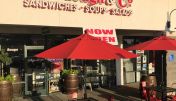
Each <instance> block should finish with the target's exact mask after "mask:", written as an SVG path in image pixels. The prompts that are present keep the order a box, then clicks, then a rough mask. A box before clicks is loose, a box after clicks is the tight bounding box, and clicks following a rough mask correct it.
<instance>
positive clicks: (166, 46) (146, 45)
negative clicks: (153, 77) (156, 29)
mask: <svg viewBox="0 0 176 101" xmlns="http://www.w3.org/2000/svg"><path fill="white" fill-rule="evenodd" d="M126 49H127V50H176V40H175V39H172V38H169V37H167V36H159V37H156V38H154V39H152V40H149V41H146V42H143V43H139V44H136V45H134V46H131V47H128V48H126ZM161 62H162V66H161V72H162V73H161V77H162V78H161V79H162V81H161V84H162V85H163V82H164V81H163V55H162V61H161ZM162 95H163V94H162Z"/></svg>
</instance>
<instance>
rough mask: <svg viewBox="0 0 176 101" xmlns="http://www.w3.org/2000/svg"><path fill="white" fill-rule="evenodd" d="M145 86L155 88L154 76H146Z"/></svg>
mask: <svg viewBox="0 0 176 101" xmlns="http://www.w3.org/2000/svg"><path fill="white" fill-rule="evenodd" d="M147 86H157V81H156V76H155V75H154V74H150V75H148V78H147Z"/></svg>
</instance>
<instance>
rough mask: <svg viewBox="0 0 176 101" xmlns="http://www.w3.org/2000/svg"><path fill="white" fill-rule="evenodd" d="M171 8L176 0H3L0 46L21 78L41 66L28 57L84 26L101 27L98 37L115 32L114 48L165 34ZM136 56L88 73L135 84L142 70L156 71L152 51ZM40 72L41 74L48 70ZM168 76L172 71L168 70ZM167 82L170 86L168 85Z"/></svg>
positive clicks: (117, 82) (175, 22)
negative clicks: (96, 73)
mask: <svg viewBox="0 0 176 101" xmlns="http://www.w3.org/2000/svg"><path fill="white" fill-rule="evenodd" d="M175 7H176V3H175V0H165V1H164V0H163V1H161V0H155V1H153V0H148V1H146V0H140V1H135V0H53V1H51V0H22V1H18V0H13V1H10V0H3V1H2V3H1V4H0V12H1V18H0V45H1V48H4V49H6V51H7V52H8V53H9V54H10V55H11V56H12V57H13V63H12V64H11V65H10V67H15V68H18V69H19V74H20V75H21V77H22V79H25V76H24V75H25V73H29V74H32V73H33V71H34V69H36V68H38V67H42V66H41V64H40V66H38V67H35V66H31V64H30V65H29V64H27V63H29V62H34V60H32V59H31V57H32V56H34V55H35V54H36V53H38V52H41V51H43V50H45V49H47V48H50V47H52V46H55V45H58V44H61V43H63V42H65V41H67V40H69V39H70V38H73V37H76V36H78V35H80V34H82V33H83V32H84V29H87V28H89V29H99V30H95V31H97V32H95V33H96V34H102V35H105V34H107V33H106V32H105V31H107V30H108V31H109V30H113V31H114V32H115V34H116V35H117V42H116V45H118V46H120V47H122V48H126V47H128V46H131V45H133V44H136V43H139V42H143V41H146V40H149V39H152V38H154V37H156V36H159V35H162V34H163V33H164V32H165V31H166V21H167V16H168V15H167V12H170V11H171V10H172V9H175ZM161 8H162V11H161ZM175 16H176V13H173V14H172V16H171V17H170V20H171V22H172V23H171V30H172V31H173V32H172V34H168V35H172V36H174V35H176V34H175V33H174V31H175V29H174V28H175V26H176V20H175V19H174V17H175ZM100 29H101V30H100ZM103 40H107V37H105V38H104V39H103ZM109 41H112V39H111V40H110V39H109ZM134 53H137V54H141V57H138V58H137V59H124V60H115V61H96V63H95V64H96V65H93V66H92V67H90V68H88V70H90V71H96V72H97V71H98V73H101V74H103V75H111V76H112V77H113V79H114V80H115V81H114V80H113V81H111V82H113V83H112V84H114V85H123V84H127V83H133V82H139V80H140V76H141V73H142V72H143V71H144V72H147V73H152V72H155V71H156V69H154V68H153V67H155V65H156V64H155V65H154V64H153V63H154V62H155V60H154V59H153V58H154V57H155V56H154V55H155V53H153V52H152V51H145V52H144V51H138V50H136V51H134ZM36 61H43V60H36ZM26 62H27V63H26ZM25 64H27V66H26V65H25ZM168 64H169V62H168ZM100 67H101V68H100ZM108 67H112V68H108ZM40 69H42V70H40ZM40 69H38V70H39V71H44V72H45V69H46V68H40ZM157 71H158V70H157ZM7 72H8V70H7ZM168 72H171V71H170V70H169V69H167V74H169V73H168ZM172 74H173V73H172ZM41 75H42V74H41ZM168 77H169V78H170V76H168ZM38 78H40V76H39V77H38ZM41 78H43V77H42V76H41ZM166 78H167V76H166ZM169 78H167V79H168V81H169V82H168V84H169V83H170V82H171V81H172V80H169ZM31 80H32V79H31ZM114 82H115V83H114ZM102 84H103V83H102ZM29 88H30V87H29ZM26 89H28V88H26ZM46 89H48V88H47V87H46Z"/></svg>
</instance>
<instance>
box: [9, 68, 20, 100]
mask: <svg viewBox="0 0 176 101" xmlns="http://www.w3.org/2000/svg"><path fill="white" fill-rule="evenodd" d="M10 74H11V75H13V77H14V82H13V84H12V86H13V96H15V97H18V96H21V93H22V91H21V90H22V84H21V83H20V82H21V77H20V76H19V72H18V68H10Z"/></svg>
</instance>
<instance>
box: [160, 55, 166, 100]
mask: <svg viewBox="0 0 176 101" xmlns="http://www.w3.org/2000/svg"><path fill="white" fill-rule="evenodd" d="M163 54H164V53H162V55H161V58H162V59H161V62H162V64H161V77H162V79H161V99H162V101H167V100H166V95H165V93H164V92H165V91H164V90H165V89H164V87H165V83H164V64H163V62H164V56H163Z"/></svg>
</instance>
